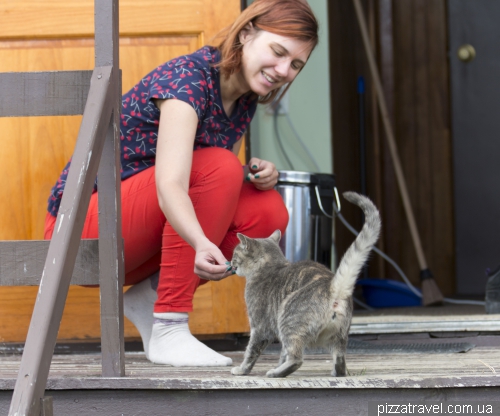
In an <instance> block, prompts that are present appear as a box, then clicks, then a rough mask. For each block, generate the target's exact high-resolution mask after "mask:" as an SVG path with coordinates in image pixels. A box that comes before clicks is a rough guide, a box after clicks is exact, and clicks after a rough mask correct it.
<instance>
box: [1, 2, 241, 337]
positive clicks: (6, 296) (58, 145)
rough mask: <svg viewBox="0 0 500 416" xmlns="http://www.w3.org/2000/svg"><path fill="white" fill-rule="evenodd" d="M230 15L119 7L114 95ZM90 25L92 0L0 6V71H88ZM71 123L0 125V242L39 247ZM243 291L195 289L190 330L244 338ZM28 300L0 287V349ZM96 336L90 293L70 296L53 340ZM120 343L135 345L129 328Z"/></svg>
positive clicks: (230, 282) (231, 5)
mask: <svg viewBox="0 0 500 416" xmlns="http://www.w3.org/2000/svg"><path fill="white" fill-rule="evenodd" d="M239 12H240V0H224V1H213V0H162V1H157V0H142V1H140V2H136V1H131V0H121V1H120V24H119V26H120V68H121V69H122V72H123V86H122V89H123V91H127V90H128V89H130V88H131V87H132V86H133V85H134V84H135V83H136V82H137V81H138V80H139V79H140V78H141V77H142V76H143V75H145V74H146V73H148V72H149V71H150V70H151V69H153V68H154V67H155V66H157V65H159V64H161V63H163V62H165V61H167V60H169V59H171V58H173V57H176V56H179V55H182V54H188V53H190V52H193V51H195V50H196V49H198V48H199V47H201V46H203V45H205V44H206V43H209V41H210V39H212V38H213V37H214V36H215V35H216V34H217V33H218V32H219V31H220V29H222V28H223V27H225V26H227V25H229V24H231V23H232V21H233V20H234V19H235V18H236V16H237V15H238V14H239ZM93 16H94V1H93V0H72V1H66V0H52V1H50V2H45V1H40V0H39V1H27V0H4V1H2V2H1V3H0V21H1V22H2V24H1V25H0V72H10V71H50V70H74V69H92V68H93V67H94V46H93V44H94V42H93V31H94V19H93ZM80 121H81V116H75V117H31V118H10V119H5V118H4V119H1V118H0V141H1V143H2V147H3V155H4V158H3V163H2V164H0V175H1V177H2V186H1V187H0V240H28V239H42V238H43V224H44V218H45V213H46V206H47V198H48V195H49V191H50V189H51V187H52V186H53V185H54V183H55V181H56V180H57V178H58V176H59V174H60V172H61V170H62V168H63V167H64V166H65V164H66V162H67V161H68V159H69V157H70V156H71V154H72V152H73V147H74V143H75V140H76V137H77V133H78V128H79V124H80ZM242 148H244V146H242ZM240 158H242V156H241V157H240ZM243 288H244V281H243V279H241V278H238V277H237V276H233V277H231V278H228V279H225V280H224V281H223V282H219V283H217V284H212V283H209V284H207V285H204V286H202V287H201V288H200V289H199V290H198V292H197V294H196V297H195V302H194V303H195V311H194V312H193V313H192V314H191V320H190V325H191V329H192V331H193V332H194V333H198V334H211V333H227V332H245V331H248V329H249V328H248V323H247V319H246V312H245V307H244V300H243ZM36 291H37V288H33V287H0V342H7V341H24V339H25V337H26V333H27V329H28V325H29V319H30V317H31V313H32V310H33V304H34V299H35V296H36ZM76 322H77V323H78V324H77V325H76V324H75V323H76ZM99 336H100V332H99V292H98V289H91V288H81V287H74V286H73V287H71V289H70V292H69V296H68V302H67V305H66V308H65V313H64V316H63V321H62V323H61V328H60V331H59V339H84V338H99ZM125 336H126V337H137V336H139V335H138V333H137V332H136V330H135V328H134V327H133V325H132V324H130V323H129V322H126V325H125Z"/></svg>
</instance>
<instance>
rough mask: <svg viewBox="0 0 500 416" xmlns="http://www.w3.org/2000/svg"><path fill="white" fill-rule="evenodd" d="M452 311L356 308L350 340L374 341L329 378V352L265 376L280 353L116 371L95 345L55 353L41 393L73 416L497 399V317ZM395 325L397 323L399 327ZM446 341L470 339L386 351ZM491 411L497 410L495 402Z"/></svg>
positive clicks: (356, 410) (13, 362)
mask: <svg viewBox="0 0 500 416" xmlns="http://www.w3.org/2000/svg"><path fill="white" fill-rule="evenodd" d="M426 311H430V312H426ZM448 312H450V313H445V311H444V310H443V309H441V308H436V309H430V308H416V309H415V310H413V311H412V310H411V308H404V310H402V311H398V310H396V309H391V310H385V311H382V310H379V311H374V312H373V313H365V312H363V311H361V312H356V316H355V318H354V319H353V326H352V331H351V333H352V335H351V337H350V340H355V341H357V342H359V341H362V342H364V343H368V344H370V345H371V346H372V347H377V346H378V347H380V349H378V350H377V349H375V350H374V351H373V352H370V353H366V351H365V352H363V351H361V352H359V351H356V350H355V349H351V350H349V351H348V355H347V359H346V361H347V368H348V376H347V377H339V378H334V377H331V376H330V371H331V369H332V361H331V357H330V356H329V355H326V354H322V353H318V354H312V353H311V354H308V355H306V356H305V357H304V364H303V365H302V367H301V368H300V369H299V370H298V371H296V372H295V373H293V374H292V375H290V376H288V377H287V378H281V379H270V378H267V377H265V374H266V372H267V371H268V370H269V369H271V368H273V367H274V366H276V363H277V361H278V355H277V354H272V353H267V354H263V355H262V356H261V357H260V359H259V360H258V362H257V364H256V365H255V367H254V369H253V371H252V372H251V374H250V375H248V376H243V377H235V376H233V375H231V373H230V367H208V368H201V369H200V368H175V367H170V366H162V365H155V364H152V363H151V362H149V361H148V360H147V359H146V357H145V355H144V353H142V352H127V353H126V376H125V377H122V378H103V377H100V371H101V368H100V354H99V353H85V354H82V353H78V354H55V355H54V356H53V360H52V365H51V370H50V374H49V379H48V382H47V391H46V395H47V396H52V397H53V399H54V414H55V415H71V416H77V415H89V414H96V415H97V414H102V415H115V414H116V415H148V416H151V415H162V416H163V415H181V414H182V415H218V416H223V415H228V416H229V415H285V414H286V415H292V414H293V415H295V414H297V415H306V414H307V415H322V416H324V415H327V414H334V413H335V414H341V415H342V416H350V415H361V414H370V415H371V414H372V413H368V403H370V402H377V403H386V402H390V401H405V400H406V401H423V400H425V401H434V402H445V401H451V402H453V401H461V402H464V401H469V402H482V403H486V402H497V401H498V397H500V335H499V332H498V330H497V329H495V328H497V326H498V325H499V318H500V316H499V315H497V316H494V315H490V316H488V315H484V313H483V310H482V309H481V308H476V307H471V309H469V310H468V311H465V310H464V309H463V307H460V308H456V307H453V306H451V307H448ZM451 312H454V313H451ZM464 321H465V322H464ZM462 323H464V325H462ZM476 324H477V325H476ZM377 325H378V326H377ZM384 325H387V326H385V327H384ZM391 325H392V328H393V329H392V330H391V329H390V328H391V327H390V326H391ZM394 325H401V328H402V330H399V332H396V333H395V332H394ZM412 325H413V326H412ZM461 325H462V326H461ZM474 325H476V328H475V329H474ZM384 328H385V329H384ZM405 328H407V331H406V332H405V330H404V329H405ZM443 328H447V329H443ZM460 328H462V329H460ZM464 328H465V329H464ZM443 343H444V344H450V343H452V344H455V343H469V344H473V345H474V347H473V348H472V349H470V350H469V351H467V352H464V353H430V352H420V353H415V352H399V353H388V352H387V351H385V350H384V348H383V347H384V346H392V345H394V344H398V345H404V344H411V345H415V344H420V345H422V344H425V345H429V344H443ZM56 350H57V349H56ZM11 351H12V350H11ZM222 353H223V354H224V355H226V356H229V357H231V358H232V359H233V364H234V365H237V364H239V363H240V362H241V361H242V359H243V351H231V352H227V351H224V352H222ZM20 360H21V355H19V354H13V353H10V354H9V353H5V352H4V353H3V354H2V353H1V351H0V414H2V415H3V414H7V412H8V408H9V405H10V398H11V396H12V391H13V389H14V385H15V381H16V377H17V371H18V368H19V364H20ZM167 408H168V409H169V410H166V409H167ZM89 409H91V410H89ZM495 410H498V412H499V413H494V414H500V403H498V409H495ZM373 414H374V413H373Z"/></svg>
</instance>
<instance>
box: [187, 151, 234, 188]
mask: <svg viewBox="0 0 500 416" xmlns="http://www.w3.org/2000/svg"><path fill="white" fill-rule="evenodd" d="M192 171H193V174H194V175H195V177H197V176H198V175H202V176H203V177H204V178H206V179H210V180H212V181H215V183H216V184H218V185H220V186H224V187H228V186H231V187H235V188H236V189H237V190H238V192H239V188H240V187H241V183H242V182H243V168H242V166H241V162H240V161H239V159H238V157H237V156H236V155H235V154H234V153H233V152H231V151H229V150H227V149H222V148H218V147H211V148H206V149H200V150H196V151H195V152H194V153H193V167H192Z"/></svg>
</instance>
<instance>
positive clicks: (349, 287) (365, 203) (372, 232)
mask: <svg viewBox="0 0 500 416" xmlns="http://www.w3.org/2000/svg"><path fill="white" fill-rule="evenodd" d="M343 195H344V198H345V199H347V200H348V201H349V202H352V203H353V204H356V205H358V206H359V207H360V208H361V209H362V210H363V213H364V214H365V223H364V225H363V228H362V229H361V232H360V233H359V234H358V236H357V237H356V240H354V242H353V243H352V244H351V245H350V247H349V248H348V249H347V251H346V253H345V254H344V256H343V257H342V260H341V261H340V264H339V267H338V269H337V271H336V272H335V277H334V278H333V281H332V290H333V293H334V296H335V298H336V299H347V298H348V297H350V296H351V295H352V292H353V291H354V285H355V284H356V279H357V278H358V275H359V273H360V272H361V269H362V267H363V266H364V264H365V262H366V260H367V259H368V255H369V254H370V251H371V249H372V248H373V246H374V245H375V243H376V242H377V240H378V237H379V234H380V226H381V221H380V214H379V212H378V209H377V207H376V206H375V205H374V204H373V202H372V201H370V199H368V198H367V197H366V196H363V195H359V194H357V193H355V192H344V194H343Z"/></svg>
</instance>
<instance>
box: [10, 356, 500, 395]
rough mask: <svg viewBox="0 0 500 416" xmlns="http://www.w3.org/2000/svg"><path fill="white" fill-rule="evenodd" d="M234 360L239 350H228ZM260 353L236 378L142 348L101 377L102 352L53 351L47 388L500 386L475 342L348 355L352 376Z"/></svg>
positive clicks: (318, 360) (499, 359) (315, 361)
mask: <svg viewBox="0 0 500 416" xmlns="http://www.w3.org/2000/svg"><path fill="white" fill-rule="evenodd" d="M226 355H228V356H231V357H232V358H233V362H234V363H235V364H238V363H240V362H241V360H242V353H241V352H231V353H226ZM277 359H278V357H277V356H276V355H263V356H262V357H261V358H260V360H259V361H258V363H257V364H256V366H255V368H254V370H253V371H252V373H251V374H250V375H249V376H244V377H235V376H232V375H231V374H230V367H213V368H206V369H200V368H189V367H185V368H175V367H170V366H162V365H155V364H152V363H150V362H149V361H148V360H147V359H146V358H145V356H144V354H141V353H127V354H126V377H123V378H102V377H100V355H99V354H85V355H83V354H82V355H55V356H54V358H53V360H52V366H51V370H50V374H49V380H48V383H47V390H73V389H78V390H87V389H137V390H141V389H148V390H158V389H160V390H161V389H174V390H179V389H180V390H194V389H196V390H212V389H216V390H219V389H324V388H354V389H357V388H382V389H383V388H439V387H443V388H445V387H490V386H500V377H499V374H500V349H498V348H495V347H476V348H474V349H472V350H471V351H469V352H467V353H455V354H415V353H411V354H392V355H389V354H348V357H347V367H348V371H349V374H350V376H348V377H341V378H334V377H330V376H329V374H330V371H331V367H332V363H331V358H330V357H329V356H327V355H314V356H307V357H306V359H305V361H304V364H303V366H302V367H301V368H300V369H299V370H298V371H297V372H295V373H294V374H292V375H291V376H289V377H287V378H284V379H269V378H267V377H265V373H266V372H267V371H268V370H269V369H271V368H272V367H273V366H275V364H276V363H277ZM19 363H20V356H18V355H13V356H4V357H0V390H11V389H13V387H14V384H15V379H16V377H17V370H18V368H19Z"/></svg>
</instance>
